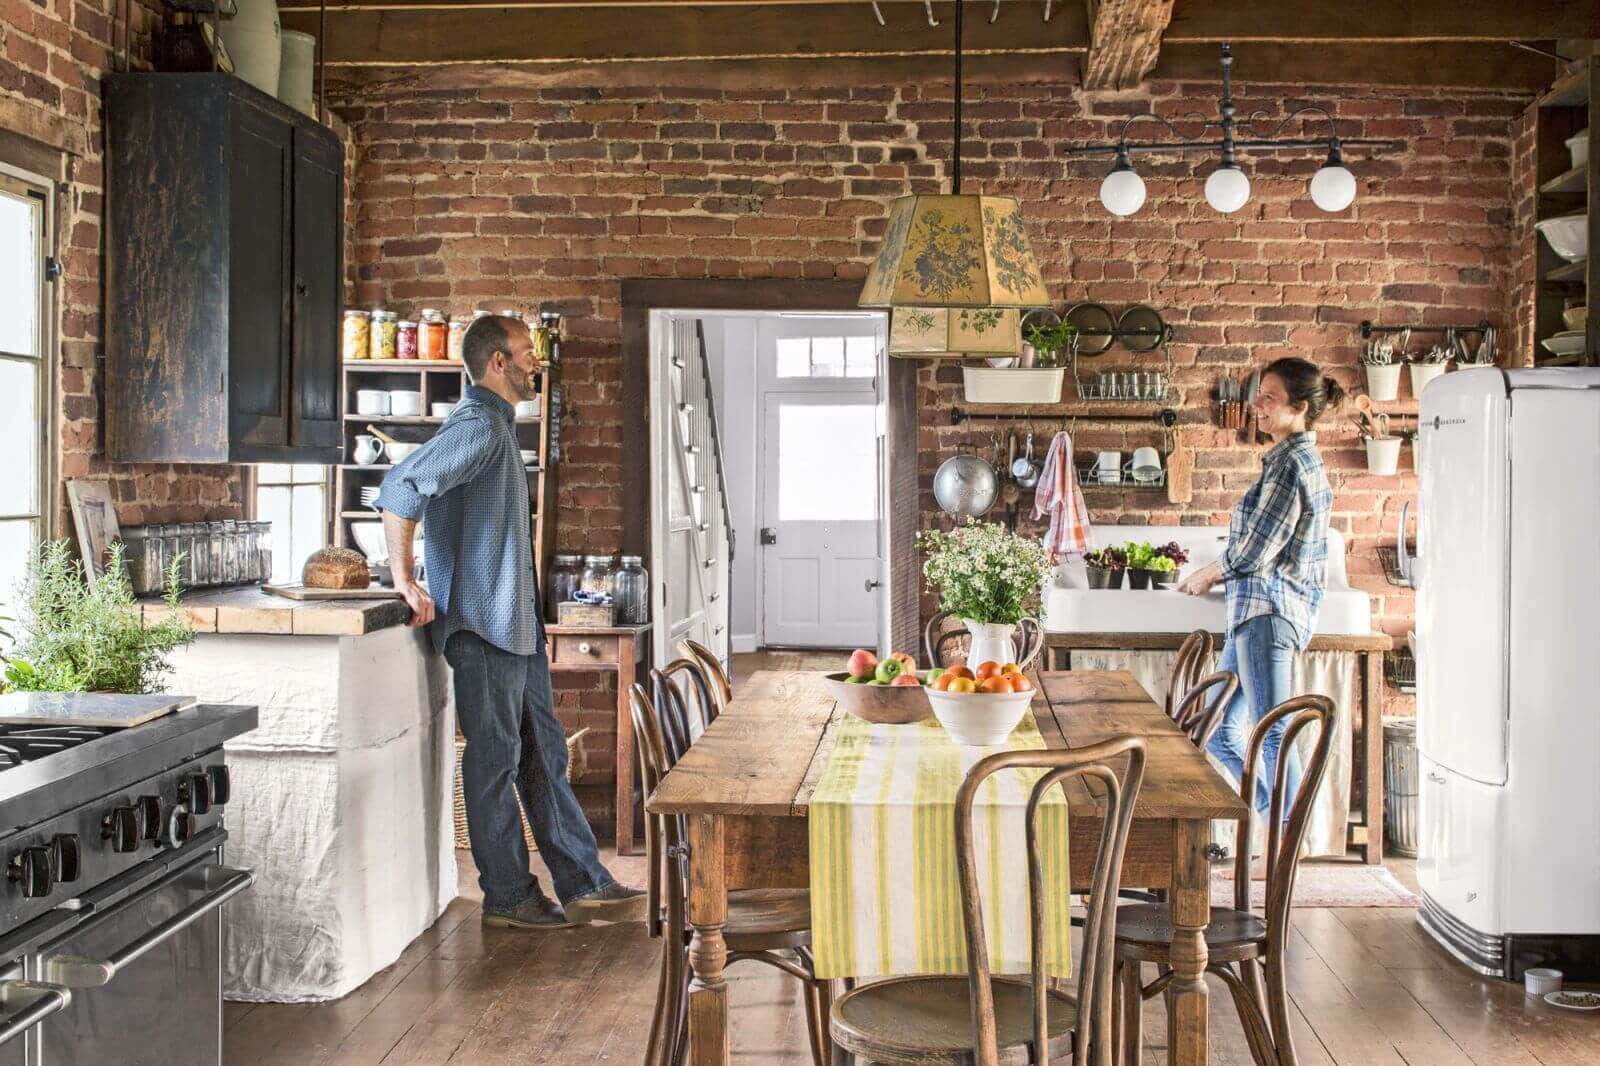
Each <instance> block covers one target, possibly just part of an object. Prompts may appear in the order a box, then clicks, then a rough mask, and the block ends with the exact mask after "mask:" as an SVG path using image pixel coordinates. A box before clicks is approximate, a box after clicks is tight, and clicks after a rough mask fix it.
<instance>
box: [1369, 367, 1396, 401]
mask: <svg viewBox="0 0 1600 1066" xmlns="http://www.w3.org/2000/svg"><path fill="white" fill-rule="evenodd" d="M1401 366H1402V364H1400V363H1383V364H1379V365H1375V366H1374V365H1369V366H1367V367H1366V368H1365V369H1366V371H1367V395H1368V396H1371V397H1372V398H1373V399H1374V400H1378V401H1379V402H1383V401H1386V400H1392V399H1394V398H1395V397H1397V396H1399V395H1400V367H1401Z"/></svg>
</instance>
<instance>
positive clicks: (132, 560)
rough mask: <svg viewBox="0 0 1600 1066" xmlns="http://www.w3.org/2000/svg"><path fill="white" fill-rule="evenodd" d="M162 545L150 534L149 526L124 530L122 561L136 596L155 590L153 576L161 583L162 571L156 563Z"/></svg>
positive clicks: (129, 583) (129, 584)
mask: <svg viewBox="0 0 1600 1066" xmlns="http://www.w3.org/2000/svg"><path fill="white" fill-rule="evenodd" d="M160 547H161V542H160V541H159V540H157V539H156V538H154V537H152V536H151V535H150V529H149V527H147V526H128V527H127V528H125V529H124V530H123V531H122V561H123V564H124V566H125V567H126V569H127V573H128V586H129V587H130V588H131V589H132V590H133V594H134V595H135V596H148V595H149V594H150V593H152V592H154V591H155V586H154V585H152V584H151V580H152V576H153V577H154V580H155V582H156V583H157V584H159V583H160V581H161V577H160V571H159V570H158V569H157V568H156V565H155V564H156V556H157V555H158V554H159V552H160Z"/></svg>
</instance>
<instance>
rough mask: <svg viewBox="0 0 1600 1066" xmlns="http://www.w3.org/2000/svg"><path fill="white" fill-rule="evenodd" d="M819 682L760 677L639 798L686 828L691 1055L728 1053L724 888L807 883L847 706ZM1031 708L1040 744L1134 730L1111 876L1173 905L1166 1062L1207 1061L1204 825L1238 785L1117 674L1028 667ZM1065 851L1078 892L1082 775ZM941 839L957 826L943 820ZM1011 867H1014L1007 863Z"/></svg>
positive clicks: (795, 675)
mask: <svg viewBox="0 0 1600 1066" xmlns="http://www.w3.org/2000/svg"><path fill="white" fill-rule="evenodd" d="M820 677H821V675H819V674H815V673H803V672H776V671H765V672H760V673H757V674H754V675H753V676H752V677H751V678H750V680H749V681H747V682H746V683H745V684H744V685H742V686H741V687H740V688H739V690H738V691H737V692H736V693H735V694H734V699H733V701H732V702H731V703H730V704H729V705H728V708H727V710H726V711H724V712H723V713H722V715H721V716H720V717H719V718H718V719H717V720H716V721H715V722H713V723H712V724H711V726H710V728H708V729H707V730H706V731H705V732H704V733H703V734H701V736H700V737H699V738H698V739H697V740H696V741H695V742H694V745H693V746H692V747H691V748H690V749H689V751H688V752H687V753H686V754H685V755H684V756H683V758H681V759H680V760H678V763H677V765H676V766H674V767H673V768H672V769H671V770H670V771H669V772H668V773H667V774H666V776H665V777H664V778H662V780H661V783H660V785H659V786H658V787H657V788H656V790H655V792H654V793H652V795H651V796H650V798H649V800H648V803H647V807H648V809H649V810H650V811H652V812H657V813H661V814H674V815H682V816H683V817H684V819H685V821H686V822H687V827H688V841H689V842H688V864H689V902H688V917H689V922H690V925H691V926H692V927H693V937H692V940H691V941H690V945H689V965H690V967H691V969H692V970H693V974H694V977H693V980H692V982H691V984H690V990H689V1012H688V1013H689V1062H690V1063H691V1064H692V1066H722V1064H725V1063H727V1062H728V1043H729V1041H728V989H727V983H726V980H725V978H724V975H723V969H724V967H725V966H726V964H727V961H728V949H727V945H726V944H725V942H724V940H723V936H722V926H723V923H724V922H725V921H726V918H727V906H728V892H729V891H730V890H733V889H745V888H750V889H757V888H805V887H808V885H809V880H810V857H809V854H808V841H809V836H808V830H807V823H806V815H807V812H808V807H809V803H810V800H811V796H812V793H813V792H814V791H815V789H816V784H817V781H818V779H819V778H820V776H821V773H822V770H823V767H824V766H825V764H826V762H827V758H828V755H829V753H830V751H831V744H830V732H831V730H832V727H833V726H834V724H835V723H836V722H838V721H839V720H840V717H841V716H842V715H844V714H845V713H846V712H845V711H844V710H843V709H841V708H839V707H838V706H837V705H836V704H835V702H834V700H833V699H832V698H831V697H829V696H828V694H827V692H826V690H825V689H824V687H823V686H822V684H821V683H820ZM1035 680H1036V689H1037V695H1036V696H1035V698H1034V701H1033V713H1034V717H1035V719H1036V721H1037V722H1038V725H1039V730H1040V732H1041V733H1042V734H1043V736H1044V740H1045V744H1046V746H1047V747H1065V748H1076V747H1083V746H1084V745H1088V744H1093V743H1095V742H1097V741H1100V740H1104V739H1106V738H1108V737H1113V736H1121V735H1125V734H1132V735H1135V736H1140V737H1143V738H1144V740H1145V744H1146V762H1145V778H1144V787H1143V788H1142V789H1141V790H1140V793H1139V798H1138V802H1137V804H1136V806H1135V809H1134V820H1133V827H1132V830H1131V833H1130V836H1129V839H1128V846H1127V851H1126V855H1125V858H1124V860H1123V867H1122V883H1123V884H1124V885H1126V886H1136V887H1140V888H1161V889H1165V890H1167V893H1168V898H1169V900H1170V902H1171V906H1172V913H1173V939H1172V969H1173V978H1172V981H1171V983H1170V984H1169V985H1168V986H1167V990H1166V998H1167V1056H1168V1062H1169V1063H1172V1064H1173V1066H1204V1064H1205V1063H1206V1062H1207V1054H1208V1052H1207V1044H1208V1042H1207V1036H1206V1026H1207V1009H1208V1005H1207V989H1206V982H1205V970H1206V941H1205V930H1206V923H1207V921H1208V920H1209V918H1210V913H1211V892H1210V867H1211V863H1212V862H1213V861H1214V860H1215V859H1216V858H1218V857H1220V856H1218V855H1217V854H1216V853H1215V851H1214V849H1212V847H1211V821H1212V820H1213V819H1226V820H1230V821H1239V820H1242V819H1243V818H1244V817H1245V816H1246V814H1247V813H1248V811H1247V809H1246V806H1245V804H1244V802H1243V801H1242V800H1241V799H1240V798H1239V794H1238V792H1237V791H1235V790H1234V789H1233V788H1232V787H1230V786H1229V784H1228V782H1227V781H1226V780H1225V779H1224V778H1223V777H1222V776H1221V775H1220V774H1218V773H1217V772H1216V771H1215V770H1214V769H1213V768H1212V767H1211V765H1210V763H1209V762H1207V761H1206V757H1205V755H1204V754H1203V753H1202V752H1200V751H1199V750H1198V749H1196V748H1195V747H1194V745H1193V744H1192V743H1190V741H1189V740H1188V738H1187V737H1185V736H1184V735H1183V733H1182V732H1180V731H1179V730H1178V728H1177V726H1175V725H1174V724H1173V723H1172V722H1171V721H1170V720H1169V719H1168V718H1167V716H1166V714H1165V712H1163V711H1162V709H1161V708H1160V707H1158V706H1157V705H1156V704H1155V703H1154V702H1153V701H1152V700H1151V699H1150V698H1149V696H1147V695H1146V694H1145V691H1144V689H1143V688H1141V687H1140V685H1139V683H1138V682H1137V681H1136V680H1134V677H1133V675H1132V674H1130V673H1127V672H1124V671H1103V672H1096V671H1068V672H1062V673H1048V672H1047V673H1039V674H1036V675H1035ZM1069 784H1070V785H1071V786H1072V787H1069V789H1068V792H1067V804H1068V812H1069V815H1068V816H1069V824H1070V829H1069V852H1070V865H1071V871H1072V877H1073V880H1074V882H1075V887H1076V888H1079V889H1081V890H1085V891H1086V890H1087V889H1088V885H1087V883H1084V884H1082V885H1077V884H1076V882H1077V881H1078V879H1079V877H1080V876H1081V877H1082V878H1083V879H1084V881H1085V882H1087V880H1088V878H1089V876H1090V874H1091V873H1092V871H1093V869H1094V859H1095V852H1096V850H1097V848H1098V846H1099V835H1100V827H1101V818H1102V815H1103V807H1102V805H1101V802H1100V800H1099V799H1098V798H1097V797H1096V796H1095V794H1094V793H1093V792H1092V791H1091V790H1090V788H1089V787H1088V786H1087V785H1086V784H1084V783H1083V782H1082V781H1075V782H1070V783H1069ZM951 832H952V833H953V832H954V826H952V828H951ZM1017 876H1018V877H1022V876H1025V873H1024V871H1023V869H1022V867H1021V865H1020V863H1019V866H1018V871H1017Z"/></svg>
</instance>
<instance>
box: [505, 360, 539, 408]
mask: <svg viewBox="0 0 1600 1066" xmlns="http://www.w3.org/2000/svg"><path fill="white" fill-rule="evenodd" d="M506 381H507V382H509V383H510V385H511V388H512V390H513V391H515V392H516V394H517V396H518V397H519V398H520V399H524V400H531V399H533V398H534V397H535V396H537V395H539V387H538V386H537V385H535V384H534V383H533V375H532V374H528V373H525V372H524V371H523V369H522V368H521V367H519V366H517V365H516V364H515V363H507V364H506Z"/></svg>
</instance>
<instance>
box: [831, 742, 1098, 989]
mask: <svg viewBox="0 0 1600 1066" xmlns="http://www.w3.org/2000/svg"><path fill="white" fill-rule="evenodd" d="M830 731H831V732H832V733H833V736H834V743H833V749H832V751H831V752H830V753H829V754H828V755H827V756H826V762H825V763H824V766H823V770H822V774H821V776H820V778H819V779H818V782H817V787H816V791H815V793H814V794H813V795H812V797H811V803H810V837H811V935H812V950H813V953H814V954H815V957H816V967H817V976H818V977H877V976H885V975H889V974H911V973H951V974H954V973H966V972H967V949H966V940H965V936H964V934H963V932H962V920H961V887H960V879H959V875H958V874H957V872H956V870H957V867H956V844H955V797H956V790H957V789H958V788H959V787H960V786H961V782H962V780H963V779H964V778H965V777H966V774H967V771H968V770H969V769H970V768H971V767H972V765H973V764H974V763H976V762H977V761H978V760H979V759H981V758H982V757H983V756H984V755H987V754H989V753H990V752H993V751H996V750H999V749H997V748H968V747H963V746H961V745H958V744H956V743H955V742H954V741H952V740H951V739H950V737H949V734H947V733H946V732H945V731H944V729H943V728H942V727H940V725H939V724H938V722H935V721H928V722H923V723H921V724H919V725H872V724H870V723H868V722H864V721H862V720H861V719H859V718H856V717H855V716H854V715H840V716H839V718H838V719H837V720H836V721H835V722H834V724H833V725H832V726H831V730H830ZM1007 746H1008V747H1012V748H1042V747H1044V746H1045V745H1044V738H1043V737H1041V736H1040V734H1039V727H1038V724H1037V723H1036V722H1035V721H1034V719H1033V714H1032V712H1031V711H1030V712H1029V713H1028V714H1026V715H1025V716H1024V717H1023V719H1022V722H1021V724H1019V725H1018V726H1017V729H1016V731H1015V732H1013V733H1012V734H1011V737H1010V739H1009V741H1008V744H1007ZM1042 773H1043V771H1039V770H1002V771H1000V772H999V773H996V774H994V775H992V776H991V777H990V778H989V779H988V780H987V781H986V782H984V785H983V788H982V789H981V790H980V792H979V796H978V799H977V802H976V803H975V804H974V807H973V816H972V820H973V845H974V855H975V858H976V863H977V869H978V876H979V878H980V880H981V884H982V888H981V893H982V896H983V916H984V924H985V928H986V930H987V934H988V944H989V963H990V967H991V968H992V969H993V971H994V972H995V973H1027V972H1028V970H1029V967H1030V962H1029V949H1030V943H1029V941H1030V939H1031V938H1030V935H1029V931H1028V861H1027V854H1028V853H1027V843H1026V839H1025V837H1024V831H1025V829H1024V820H1025V811H1026V806H1027V800H1028V792H1029V790H1030V789H1031V788H1032V787H1033V785H1034V783H1035V782H1037V781H1038V779H1039V777H1040V776H1041V775H1042ZM1039 828H1040V836H1039V839H1040V855H1041V858H1042V867H1043V875H1044V894H1045V899H1046V907H1045V935H1046V936H1047V937H1048V939H1049V941H1050V944H1049V948H1048V952H1047V958H1048V960H1049V972H1050V973H1051V974H1053V975H1055V976H1060V977H1065V976H1068V974H1069V973H1070V970H1071V967H1072V954H1071V942H1072V929H1071V924H1070V921H1069V918H1070V911H1071V906H1072V897H1071V891H1070V886H1071V878H1070V877H1069V876H1068V870H1067V805H1066V801H1065V799H1064V798H1063V797H1062V795H1061V790H1060V789H1057V788H1053V789H1051V790H1050V794H1049V796H1048V797H1047V799H1046V801H1045V803H1044V804H1043V805H1042V806H1041V809H1040V813H1039Z"/></svg>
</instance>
